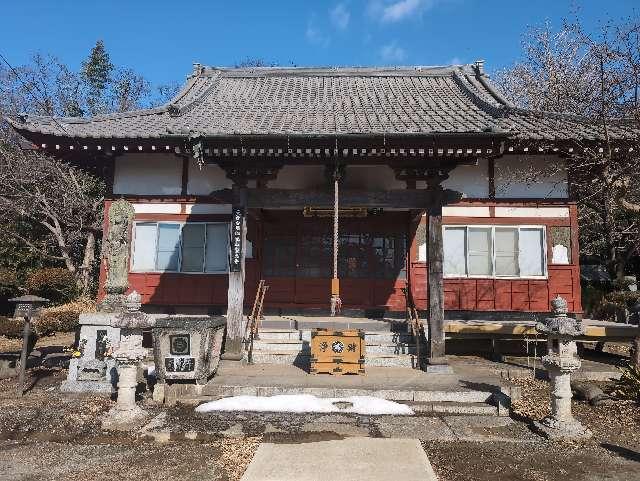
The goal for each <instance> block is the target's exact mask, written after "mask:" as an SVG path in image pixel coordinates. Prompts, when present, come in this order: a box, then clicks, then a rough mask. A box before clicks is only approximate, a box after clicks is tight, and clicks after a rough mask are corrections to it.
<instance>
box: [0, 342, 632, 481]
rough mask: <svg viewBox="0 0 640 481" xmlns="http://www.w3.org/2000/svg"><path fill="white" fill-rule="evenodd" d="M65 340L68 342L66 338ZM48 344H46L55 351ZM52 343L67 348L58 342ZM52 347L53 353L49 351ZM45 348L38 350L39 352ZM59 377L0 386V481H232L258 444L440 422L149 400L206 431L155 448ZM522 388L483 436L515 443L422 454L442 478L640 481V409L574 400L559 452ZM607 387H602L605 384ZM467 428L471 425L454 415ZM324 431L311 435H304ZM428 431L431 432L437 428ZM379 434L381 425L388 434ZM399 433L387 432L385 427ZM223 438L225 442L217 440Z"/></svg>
mask: <svg viewBox="0 0 640 481" xmlns="http://www.w3.org/2000/svg"><path fill="white" fill-rule="evenodd" d="M63 339H64V341H62V340H63ZM54 341H55V338H45V340H43V341H42V342H46V343H47V345H54V344H55V342H54ZM59 341H62V342H60V344H59V345H66V342H67V339H66V338H64V337H62V338H61V339H60V340H59ZM52 342H53V344H52ZM39 345H40V344H39ZM65 377H66V371H64V370H55V369H34V370H31V371H30V372H29V377H28V380H27V386H28V387H29V390H28V392H27V394H26V395H25V396H24V397H23V398H21V399H19V400H18V399H16V395H15V381H14V380H11V379H5V380H0V481H5V480H6V481H9V480H11V481H27V480H28V481H32V480H56V481H62V480H96V481H100V480H114V479H119V480H120V479H121V480H134V479H135V480H140V479H145V480H169V479H171V480H177V481H182V480H194V479H197V480H207V481H209V480H211V481H222V480H229V481H232V480H238V479H240V477H241V476H242V473H243V472H244V470H245V469H246V466H247V465H248V463H249V462H250V460H251V458H252V456H253V453H254V452H255V450H256V449H257V446H258V444H259V443H260V442H261V441H262V440H263V439H265V440H269V441H272V442H284V443H291V442H313V441H317V440H325V439H341V438H342V437H344V436H354V435H355V436H358V435H360V436H362V435H364V436H367V435H368V436H383V435H394V434H385V433H394V432H395V433H396V434H398V433H399V434H400V435H402V436H405V435H406V436H407V437H413V436H422V434H420V433H422V432H426V431H425V430H424V429H421V428H422V427H423V426H425V425H426V424H429V423H430V422H436V421H438V422H441V420H438V419H433V418H431V419H427V418H424V417H422V418H421V417H409V418H405V419H399V418H397V417H396V418H389V419H387V420H384V419H380V418H376V417H371V416H358V415H351V416H346V415H342V414H337V415H329V416H327V415H313V414H305V415H293V414H282V413H278V414H276V413H271V414H265V413H262V414H256V413H253V414H252V413H240V414H232V413H216V414H212V415H208V416H201V415H194V413H193V408H192V407H186V406H182V407H181V406H178V407H175V408H172V409H169V410H166V409H163V408H161V407H160V406H156V405H154V404H153V402H152V401H151V400H150V399H149V398H148V397H145V399H144V404H145V409H147V410H148V411H149V412H150V414H151V415H152V416H158V415H160V414H161V413H166V421H167V423H166V427H167V428H169V429H171V430H172V431H175V432H181V433H183V434H184V433H188V432H193V431H195V432H198V433H202V432H204V433H208V435H207V436H203V437H198V441H184V440H182V441H176V442H168V443H159V442H154V441H151V440H149V439H148V438H146V437H144V436H139V435H129V434H118V433H109V432H104V431H102V429H101V427H100V423H99V418H100V415H101V414H103V413H104V412H106V411H107V410H108V409H109V408H110V407H111V406H112V405H113V401H111V400H110V399H108V398H105V397H100V396H92V395H70V394H63V393H61V392H60V391H59V389H58V387H59V384H60V382H62V380H63V379H64V378H65ZM515 382H516V383H517V384H519V385H520V386H521V387H522V389H523V397H522V400H521V401H518V402H516V403H515V404H514V406H513V407H514V409H513V415H514V418H515V419H516V422H515V423H512V424H510V425H505V426H504V427H498V428H496V427H491V428H486V429H478V433H480V434H482V435H485V436H486V435H487V434H489V435H492V434H493V435H496V436H497V438H496V439H498V438H499V437H501V438H502V439H507V440H508V439H509V438H512V439H519V440H520V441H519V442H507V441H500V440H498V441H492V442H486V441H485V442H471V441H460V440H458V441H442V440H439V441H430V440H427V439H426V438H423V446H424V448H425V450H426V452H427V454H428V456H429V458H430V460H431V462H432V464H433V466H434V469H435V470H436V472H437V473H438V475H439V477H440V480H441V481H467V480H468V481H471V480H474V481H484V480H487V481H489V480H491V481H520V480H522V481H545V480H549V481H551V480H558V479H562V480H563V481H573V480H576V481H577V480H587V481H601V480H607V481H634V480H639V481H640V408H639V407H638V406H637V405H635V404H632V403H630V402H627V401H615V402H613V403H612V404H607V405H600V406H590V405H588V404H586V403H583V402H574V412H575V414H576V416H577V417H578V418H579V419H580V421H582V422H583V423H584V424H585V425H586V426H587V427H588V428H589V429H591V430H592V431H593V433H594V437H593V439H591V440H588V441H584V442H580V443H568V444H562V443H557V442H548V441H545V440H543V439H541V438H537V437H536V436H534V435H533V434H532V433H531V432H530V431H529V430H528V427H527V426H528V423H530V422H531V421H532V420H537V419H540V418H542V417H543V416H544V415H546V414H547V412H548V398H549V385H548V383H547V382H546V381H540V380H532V379H529V380H519V381H515ZM604 387H606V386H604ZM457 420H458V421H460V422H462V423H463V424H464V423H466V421H465V420H464V419H462V418H458V419H457ZM313 425H315V426H319V427H318V428H317V430H316V432H306V431H305V426H306V427H308V426H313ZM433 425H434V426H435V425H436V424H433ZM385 426H386V428H385ZM390 427H391V428H394V429H390ZM222 431H225V436H227V437H221V436H220V433H221V432H222Z"/></svg>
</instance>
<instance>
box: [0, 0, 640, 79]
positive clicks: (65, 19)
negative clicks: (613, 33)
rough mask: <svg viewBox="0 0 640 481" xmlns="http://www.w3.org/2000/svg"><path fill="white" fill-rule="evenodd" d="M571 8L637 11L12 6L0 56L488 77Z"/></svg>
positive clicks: (149, 69)
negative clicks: (474, 66)
mask: <svg viewBox="0 0 640 481" xmlns="http://www.w3.org/2000/svg"><path fill="white" fill-rule="evenodd" d="M576 4H577V5H578V6H579V7H580V10H581V14H580V15H581V17H582V18H583V20H584V22H585V23H586V25H587V26H588V28H591V29H595V28H597V26H598V24H599V22H602V21H605V20H606V19H607V18H613V19H618V18H621V17H626V16H629V15H633V14H635V15H637V14H638V12H639V11H640V3H638V1H637V0H608V1H605V0H582V1H580V2H576V1H572V0H527V1H524V0H340V1H322V0H315V1H312V0H283V1H276V0H260V1H258V0H252V1H248V0H246V1H242V0H235V1H229V2H222V1H213V0H211V1H204V0H201V1H196V0H193V1H187V0H182V1H178V0H176V1H168V0H155V1H146V0H128V1H125V0H113V1H108V0H103V1H70V0H55V1H54V0H48V1H47V0H11V1H6V2H3V6H2V13H3V16H4V19H3V21H2V29H0V52H1V53H2V54H3V55H5V56H6V57H7V58H8V59H9V61H10V62H11V63H13V64H14V65H20V64H22V63H25V62H27V60H28V58H29V56H30V55H31V54H32V53H34V52H36V51H41V52H44V53H52V54H55V55H57V56H58V57H59V58H60V59H61V60H63V61H64V62H66V63H68V64H70V65H71V66H73V67H77V66H78V65H80V62H81V61H82V59H83V58H85V57H86V55H87V53H88V52H89V50H90V48H91V47H92V46H93V45H94V44H95V41H96V40H97V39H103V40H104V42H105V44H106V46H107V49H108V51H109V53H110V55H111V58H112V61H113V62H114V63H115V64H117V65H120V66H126V67H132V68H134V69H135V70H136V71H138V72H140V73H142V74H143V75H144V76H146V77H147V78H148V79H150V80H151V81H153V82H154V83H165V82H169V81H174V80H177V81H182V80H183V79H184V77H185V75H187V74H188V73H189V72H190V71H191V65H192V63H193V62H200V63H203V64H206V65H233V64H235V63H237V62H239V61H241V60H243V59H245V58H247V57H251V58H261V59H265V60H267V61H271V62H276V63H278V64H279V65H288V64H291V63H293V64H296V65H323V66H324V65H443V64H449V63H467V62H473V61H474V60H476V59H479V58H483V59H485V60H486V62H487V69H488V70H489V71H492V70H494V69H496V68H499V67H502V66H504V65H507V64H509V63H511V62H513V61H514V60H515V59H516V58H517V57H518V56H519V54H520V37H521V34H522V32H523V31H525V30H526V28H527V27H528V26H531V25H539V24H541V23H543V22H544V21H545V20H549V21H551V22H552V24H553V25H556V26H558V25H560V23H561V19H562V17H564V16H567V15H569V14H570V12H571V11H572V8H573V6H574V5H576ZM634 9H635V10H634Z"/></svg>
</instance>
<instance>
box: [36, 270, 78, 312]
mask: <svg viewBox="0 0 640 481" xmlns="http://www.w3.org/2000/svg"><path fill="white" fill-rule="evenodd" d="M26 287H27V290H28V291H29V294H35V295H38V296H41V297H45V298H47V299H49V300H50V301H51V302H52V303H53V304H59V303H64V302H69V301H71V300H72V299H74V298H75V297H76V296H77V295H78V287H77V285H76V280H75V278H74V277H73V274H71V273H70V272H69V271H68V270H67V269H63V268H61V267H46V268H43V269H38V270H36V271H33V272H32V273H31V274H29V276H28V277H27V282H26Z"/></svg>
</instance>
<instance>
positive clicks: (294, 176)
mask: <svg viewBox="0 0 640 481" xmlns="http://www.w3.org/2000/svg"><path fill="white" fill-rule="evenodd" d="M324 183H325V176H324V166H322V165H285V166H284V167H283V168H282V169H280V172H278V177H277V178H276V179H274V180H271V181H269V187H270V188H273V189H313V188H320V187H322V186H323V185H324Z"/></svg>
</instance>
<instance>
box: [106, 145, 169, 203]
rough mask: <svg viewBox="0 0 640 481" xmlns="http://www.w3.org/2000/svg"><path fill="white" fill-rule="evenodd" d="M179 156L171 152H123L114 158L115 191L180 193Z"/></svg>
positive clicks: (147, 193) (116, 192)
mask: <svg viewBox="0 0 640 481" xmlns="http://www.w3.org/2000/svg"><path fill="white" fill-rule="evenodd" d="M181 186H182V159H181V158H180V157H178V156H177V155H173V154H142V153H141V154H124V155H122V156H120V157H117V158H116V160H115V172H114V177H113V193H114V194H131V195H179V194H180V192H181V190H182V188H181Z"/></svg>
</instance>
